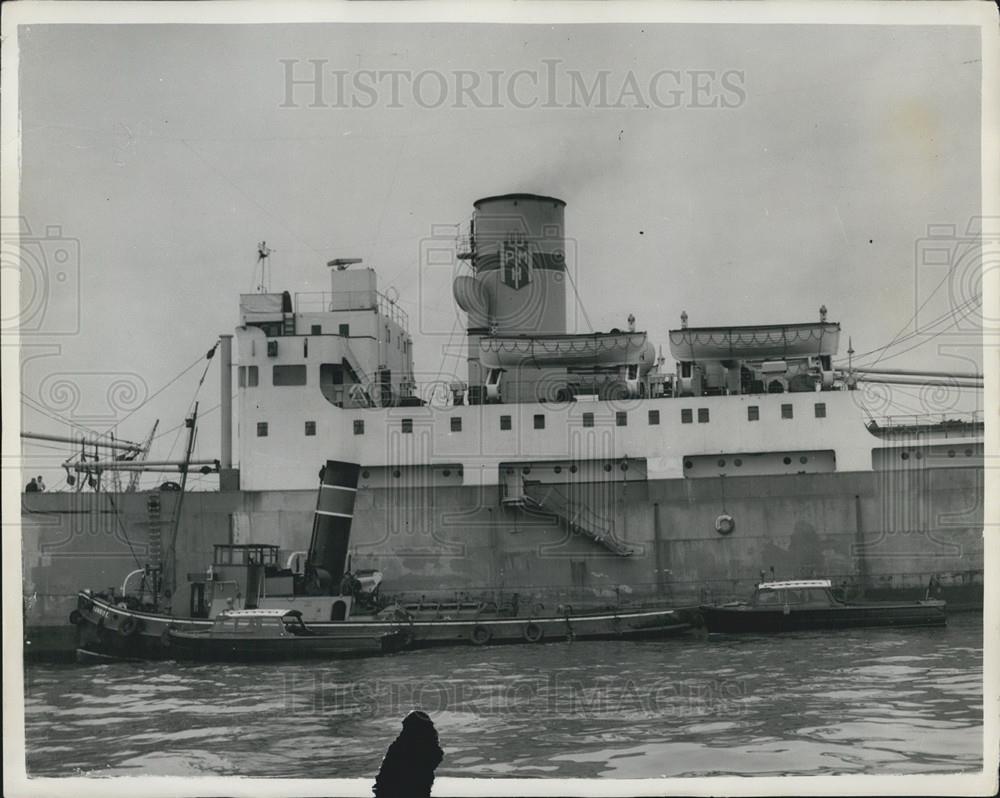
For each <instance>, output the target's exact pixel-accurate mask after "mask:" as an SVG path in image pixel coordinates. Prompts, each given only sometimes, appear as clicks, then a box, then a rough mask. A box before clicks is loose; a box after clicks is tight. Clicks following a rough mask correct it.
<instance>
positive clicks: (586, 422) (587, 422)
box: [583, 413, 594, 427]
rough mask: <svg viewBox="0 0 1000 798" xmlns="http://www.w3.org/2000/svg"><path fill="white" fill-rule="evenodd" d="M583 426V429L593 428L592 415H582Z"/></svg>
mask: <svg viewBox="0 0 1000 798" xmlns="http://www.w3.org/2000/svg"><path fill="white" fill-rule="evenodd" d="M583 426H585V427H592V426H594V414H593V413H584V414H583Z"/></svg>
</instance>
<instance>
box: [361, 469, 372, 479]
mask: <svg viewBox="0 0 1000 798" xmlns="http://www.w3.org/2000/svg"><path fill="white" fill-rule="evenodd" d="M371 475H372V473H371V471H367V470H365V471H362V472H361V476H362V477H363V478H364V479H368V477H370V476H371Z"/></svg>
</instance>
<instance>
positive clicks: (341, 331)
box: [338, 324, 351, 338]
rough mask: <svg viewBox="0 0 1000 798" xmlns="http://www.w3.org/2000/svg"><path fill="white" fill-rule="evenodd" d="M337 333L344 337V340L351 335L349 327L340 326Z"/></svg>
mask: <svg viewBox="0 0 1000 798" xmlns="http://www.w3.org/2000/svg"><path fill="white" fill-rule="evenodd" d="M338 332H339V334H340V335H342V336H344V338H349V337H350V335H351V325H350V324H341V325H340V327H339V328H338Z"/></svg>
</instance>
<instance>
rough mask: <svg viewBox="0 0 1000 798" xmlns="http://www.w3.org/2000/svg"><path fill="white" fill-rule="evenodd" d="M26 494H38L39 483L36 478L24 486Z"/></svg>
mask: <svg viewBox="0 0 1000 798" xmlns="http://www.w3.org/2000/svg"><path fill="white" fill-rule="evenodd" d="M24 492H25V493H38V483H37V482H35V478H34V477H32V478H31V482H29V483H28V484H27V485H25V486H24Z"/></svg>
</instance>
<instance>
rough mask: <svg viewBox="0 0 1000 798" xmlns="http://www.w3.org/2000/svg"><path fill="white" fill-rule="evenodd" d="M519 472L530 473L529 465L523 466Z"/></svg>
mask: <svg viewBox="0 0 1000 798" xmlns="http://www.w3.org/2000/svg"><path fill="white" fill-rule="evenodd" d="M521 473H522V474H530V473H531V466H525V467H524V468H522V469H521Z"/></svg>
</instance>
